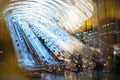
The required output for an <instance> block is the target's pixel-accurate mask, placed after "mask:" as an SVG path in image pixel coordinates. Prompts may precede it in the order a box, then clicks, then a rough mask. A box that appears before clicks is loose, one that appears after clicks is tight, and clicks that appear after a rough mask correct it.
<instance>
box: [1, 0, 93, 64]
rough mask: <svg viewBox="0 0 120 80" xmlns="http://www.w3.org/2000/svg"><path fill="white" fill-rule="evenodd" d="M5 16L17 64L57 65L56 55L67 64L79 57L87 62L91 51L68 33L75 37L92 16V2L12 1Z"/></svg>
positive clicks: (59, 0)
mask: <svg viewBox="0 0 120 80" xmlns="http://www.w3.org/2000/svg"><path fill="white" fill-rule="evenodd" d="M3 13H4V18H5V20H6V22H7V24H8V29H9V32H10V35H11V38H12V41H13V44H14V48H15V50H16V53H17V57H18V59H19V60H18V61H19V62H20V63H23V65H33V63H34V60H33V59H37V60H38V61H41V60H43V61H46V62H47V63H55V62H56V60H55V58H54V57H53V55H55V56H56V57H57V58H58V59H60V60H66V61H67V60H70V58H71V57H72V56H73V55H76V56H78V55H79V54H82V57H83V56H84V57H85V58H86V59H87V57H88V55H89V54H88V52H89V51H90V50H89V48H88V47H86V46H85V45H84V44H83V43H81V42H80V41H79V40H77V39H76V38H74V37H73V36H71V35H70V34H69V33H75V31H76V30H77V29H78V28H79V27H80V26H81V25H82V23H83V22H84V20H86V19H88V18H89V17H91V16H92V13H93V5H92V1H90V0H20V1H12V2H11V3H10V4H9V5H8V6H7V7H6V9H5V10H4V11H3ZM68 32H69V33H68ZM31 53H32V54H31ZM51 53H52V55H51ZM30 55H32V57H33V55H35V56H36V55H37V57H35V58H32V57H31V56H30ZM84 61H85V60H84ZM35 63H36V62H35Z"/></svg>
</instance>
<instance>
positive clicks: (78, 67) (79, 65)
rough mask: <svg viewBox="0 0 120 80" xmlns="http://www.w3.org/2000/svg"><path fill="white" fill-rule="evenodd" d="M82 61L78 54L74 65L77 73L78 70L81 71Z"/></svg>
mask: <svg viewBox="0 0 120 80" xmlns="http://www.w3.org/2000/svg"><path fill="white" fill-rule="evenodd" d="M82 65H83V62H82V58H81V55H79V56H78V62H77V64H76V67H77V73H79V72H83V67H82Z"/></svg>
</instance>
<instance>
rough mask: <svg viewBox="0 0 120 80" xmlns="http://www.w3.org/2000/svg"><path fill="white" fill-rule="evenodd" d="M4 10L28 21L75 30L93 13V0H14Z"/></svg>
mask: <svg viewBox="0 0 120 80" xmlns="http://www.w3.org/2000/svg"><path fill="white" fill-rule="evenodd" d="M11 2H12V3H11V4H10V5H9V6H8V7H7V8H6V10H5V11H4V12H7V13H8V14H9V15H14V17H17V18H19V19H25V20H27V21H33V20H37V21H43V22H49V23H52V24H54V25H55V26H57V27H60V28H62V29H64V30H66V31H67V32H70V33H75V31H76V30H77V29H78V28H79V27H80V26H81V25H82V23H83V22H84V21H85V20H87V19H88V18H89V17H91V16H92V14H93V3H92V1H91V0H12V1H11Z"/></svg>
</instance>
